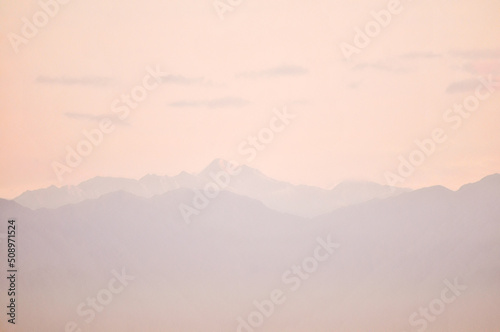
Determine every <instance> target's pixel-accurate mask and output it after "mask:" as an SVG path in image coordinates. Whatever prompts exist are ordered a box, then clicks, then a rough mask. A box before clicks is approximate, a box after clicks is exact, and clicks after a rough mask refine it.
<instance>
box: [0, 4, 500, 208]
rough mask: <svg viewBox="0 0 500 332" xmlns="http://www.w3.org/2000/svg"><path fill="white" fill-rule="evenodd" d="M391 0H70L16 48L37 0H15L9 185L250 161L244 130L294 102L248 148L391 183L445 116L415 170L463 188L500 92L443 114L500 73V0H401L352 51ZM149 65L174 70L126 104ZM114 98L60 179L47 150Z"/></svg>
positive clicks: (306, 171) (5, 148)
mask: <svg viewBox="0 0 500 332" xmlns="http://www.w3.org/2000/svg"><path fill="white" fill-rule="evenodd" d="M388 2H389V1H379V0H363V1H356V2H355V3H352V1H347V0H343V1H329V0H315V1H297V0H288V1H284V0H281V1H263V0H260V1H259V0H252V1H242V4H241V5H239V6H237V7H236V8H234V10H233V11H232V12H228V13H226V15H225V17H224V20H221V19H220V18H219V16H218V15H217V12H216V10H215V9H214V7H213V2H212V1H211V0H207V1H199V0H197V1H195V0H177V1H173V0H169V1H162V2H159V1H151V0H145V1H129V2H126V3H124V2H123V1H117V0H99V1H97V0H89V1H79V0H72V1H70V2H69V3H68V4H65V5H61V6H60V8H59V11H58V12H57V13H55V15H54V17H51V18H50V19H49V22H48V24H47V25H46V26H45V27H43V28H40V29H39V32H38V34H36V36H34V37H33V38H32V39H29V41H28V42H27V44H23V45H20V46H19V52H18V53H16V52H15V51H14V49H13V47H12V45H11V43H10V42H9V39H8V37H9V34H10V33H15V34H18V35H21V29H22V25H23V22H22V21H21V18H23V17H27V18H28V19H30V20H31V19H32V17H33V15H35V14H36V13H37V12H38V11H40V10H41V7H40V4H39V2H38V1H25V0H19V1H15V2H2V3H1V4H0V22H2V24H1V25H0V31H1V35H2V39H1V41H0V73H1V74H0V108H1V110H2V113H1V114H2V118H1V121H0V139H1V142H2V144H1V150H0V156H1V158H2V164H1V172H0V197H4V198H13V197H15V196H17V195H19V194H20V193H22V192H23V191H25V190H32V189H37V188H40V187H46V186H49V185H57V186H62V185H68V184H77V183H79V182H81V181H83V180H86V179H88V178H92V177H94V176H98V175H100V176H123V177H131V178H140V177H142V176H144V175H146V174H148V173H152V174H159V175H165V174H167V175H176V174H177V173H179V172H181V171H188V172H198V171H200V170H201V169H203V167H205V166H206V165H207V164H209V163H210V162H211V161H212V160H213V159H215V158H218V157H220V158H224V159H235V160H238V161H240V162H245V158H244V157H243V156H242V155H240V154H239V153H238V146H239V145H240V144H241V142H242V141H244V140H245V139H246V138H247V136H249V135H254V134H256V133H258V132H259V131H260V130H262V128H265V127H266V126H267V125H268V123H269V120H270V119H271V118H272V117H273V109H275V108H278V109H281V108H282V107H283V106H285V105H286V106H287V108H288V110H289V111H290V112H291V113H293V114H295V115H296V117H295V118H294V119H293V121H292V122H291V123H290V125H289V126H287V127H286V129H285V130H284V131H283V132H281V133H279V134H277V135H276V137H275V139H274V140H273V141H272V142H271V143H269V144H268V145H267V146H266V148H265V149H264V150H262V151H259V152H258V154H257V156H256V158H255V160H253V161H252V162H251V163H249V166H251V167H255V168H257V169H260V170H261V171H262V172H264V173H265V174H267V175H269V176H271V177H274V178H276V179H279V180H284V181H288V182H291V183H295V184H309V185H314V186H319V187H323V188H330V187H332V186H333V185H335V184H336V183H338V182H340V181H343V180H346V179H358V180H370V181H375V182H379V183H384V181H385V179H384V173H385V172H387V171H395V170H396V169H397V167H398V163H399V162H398V156H400V155H403V156H407V155H408V154H409V153H410V152H411V151H412V150H414V149H415V144H414V141H415V140H416V139H418V140H422V139H425V138H428V137H430V135H431V132H432V131H433V130H434V129H435V128H442V129H443V130H445V132H446V134H447V135H448V137H449V138H448V139H447V140H446V142H444V143H443V144H440V145H438V146H437V148H436V152H435V153H434V154H433V155H432V156H430V157H429V158H428V159H427V160H426V161H425V162H424V163H423V164H422V165H421V166H419V167H418V168H417V169H416V171H415V173H414V174H412V175H411V176H410V177H408V178H407V179H406V181H405V182H404V184H401V185H402V186H408V187H413V188H418V187H423V186H429V185H435V184H441V185H445V186H447V187H450V188H453V189H456V188H457V187H458V186H460V185H462V184H464V183H468V182H472V181H477V180H478V179H480V178H482V177H483V176H486V175H488V174H491V173H497V172H500V154H499V153H498V152H499V151H500V132H499V130H498V128H499V125H500V113H499V112H498V108H499V106H500V94H498V93H493V94H492V95H491V96H490V97H489V98H488V99H486V100H484V101H482V102H481V104H480V105H479V107H478V109H477V110H476V111H475V112H473V113H471V115H470V117H468V118H466V119H464V120H463V123H462V124H461V126H460V128H458V129H453V128H452V127H451V125H450V123H446V122H445V121H444V120H443V114H444V113H445V112H446V111H447V109H448V108H450V107H452V106H453V104H454V103H461V102H462V101H463V100H464V98H466V97H468V96H469V95H471V94H473V93H474V89H475V87H476V86H478V85H479V80H478V77H487V76H488V75H492V77H493V78H494V79H498V80H500V40H499V39H498V36H500V20H499V16H498V13H499V12H500V3H497V2H495V1H490V0H479V1H472V0H467V1H463V0H456V1H448V0H438V1H424V0H422V1H411V2H409V1H402V2H401V8H402V11H401V13H400V14H398V15H394V16H393V17H392V20H391V22H390V24H389V25H388V26H387V27H384V28H383V29H382V31H381V33H380V35H378V36H376V37H374V38H373V39H372V40H371V43H370V45H369V46H368V47H366V48H364V49H362V50H361V52H360V53H359V54H356V55H354V56H353V57H352V58H351V60H350V61H346V60H345V59H344V57H343V54H342V52H341V50H340V47H339V45H340V44H341V43H342V42H348V43H352V40H353V38H354V34H355V32H354V28H355V27H356V26H357V27H364V26H365V24H367V23H368V22H370V21H371V20H373V18H372V17H371V16H370V12H371V11H380V10H383V9H385V8H387V4H388ZM10 36H12V35H10ZM148 66H150V67H155V66H159V67H160V68H161V69H162V71H163V72H165V73H166V74H165V79H164V80H163V82H162V84H161V85H160V86H159V87H158V88H156V89H154V90H152V91H150V92H149V95H148V97H147V98H146V99H145V100H144V101H143V102H141V103H140V104H139V106H138V107H137V108H136V109H135V110H133V111H132V112H131V113H130V116H129V117H127V118H126V119H125V120H124V121H120V120H118V118H117V114H114V113H112V111H111V105H112V103H113V100H114V99H116V98H118V97H120V95H121V94H123V93H129V92H130V91H131V89H132V88H133V87H134V86H136V85H137V84H140V83H141V82H142V79H143V77H144V76H145V75H146V74H147V72H146V68H147V67H148ZM499 90H500V88H499ZM108 116H109V117H110V118H111V119H112V120H113V121H114V123H115V130H114V131H113V132H112V133H110V134H108V135H105V136H104V139H103V142H102V143H101V144H100V145H99V146H97V147H95V148H94V150H93V151H92V153H91V154H90V155H89V156H87V157H85V160H84V161H83V162H82V163H81V165H79V166H78V167H76V168H74V169H73V171H72V172H71V173H70V174H66V175H65V176H64V180H63V181H59V180H58V178H57V177H56V175H55V172H54V170H53V168H52V163H53V162H55V161H57V162H61V163H62V162H64V157H65V154H66V146H67V145H69V146H71V147H75V146H76V145H77V143H78V142H80V141H81V140H82V139H83V138H84V137H83V135H82V133H81V132H82V130H91V129H94V128H97V127H98V125H99V121H100V120H101V119H102V118H103V117H108Z"/></svg>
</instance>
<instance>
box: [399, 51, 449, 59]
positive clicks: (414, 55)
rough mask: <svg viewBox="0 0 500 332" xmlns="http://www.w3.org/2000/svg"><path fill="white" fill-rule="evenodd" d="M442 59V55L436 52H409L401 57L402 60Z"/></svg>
mask: <svg viewBox="0 0 500 332" xmlns="http://www.w3.org/2000/svg"><path fill="white" fill-rule="evenodd" d="M439 57H442V54H438V53H434V52H409V53H405V54H403V55H401V56H400V58H402V59H433V58H439Z"/></svg>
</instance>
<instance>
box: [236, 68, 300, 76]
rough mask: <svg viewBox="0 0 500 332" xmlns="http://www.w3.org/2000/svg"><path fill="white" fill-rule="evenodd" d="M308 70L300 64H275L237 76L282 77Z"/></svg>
mask: <svg viewBox="0 0 500 332" xmlns="http://www.w3.org/2000/svg"><path fill="white" fill-rule="evenodd" d="M308 72H309V70H307V68H305V67H301V66H294V65H289V66H277V67H273V68H269V69H265V70H261V71H250V72H245V73H239V74H237V75H236V77H237V78H263V77H284V76H302V75H306V74H307V73H308Z"/></svg>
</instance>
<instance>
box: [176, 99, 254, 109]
mask: <svg viewBox="0 0 500 332" xmlns="http://www.w3.org/2000/svg"><path fill="white" fill-rule="evenodd" d="M248 104H250V102H249V101H247V100H245V99H242V98H238V97H226V98H219V99H210V100H182V101H178V102H174V103H170V104H169V106H172V107H179V108H181V107H206V108H226V107H243V106H246V105H248Z"/></svg>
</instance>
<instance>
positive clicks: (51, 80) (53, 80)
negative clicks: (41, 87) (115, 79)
mask: <svg viewBox="0 0 500 332" xmlns="http://www.w3.org/2000/svg"><path fill="white" fill-rule="evenodd" d="M111 81H112V80H111V78H108V77H99V76H82V77H68V76H52V77H51V76H44V75H41V76H38V77H37V78H36V80H35V82H36V83H40V84H57V85H89V86H103V85H108V84H109V83H110V82H111Z"/></svg>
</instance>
